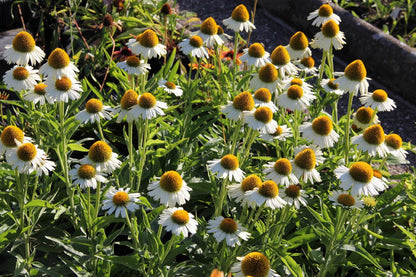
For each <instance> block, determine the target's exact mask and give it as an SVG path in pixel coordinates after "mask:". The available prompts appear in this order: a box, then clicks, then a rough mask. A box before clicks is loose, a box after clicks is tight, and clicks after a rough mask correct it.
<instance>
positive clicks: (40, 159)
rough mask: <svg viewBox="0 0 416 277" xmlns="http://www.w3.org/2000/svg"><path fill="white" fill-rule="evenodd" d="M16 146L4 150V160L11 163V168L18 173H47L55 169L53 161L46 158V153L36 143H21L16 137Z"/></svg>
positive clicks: (38, 174)
mask: <svg viewBox="0 0 416 277" xmlns="http://www.w3.org/2000/svg"><path fill="white" fill-rule="evenodd" d="M15 142H16V148H12V149H10V151H7V152H6V161H7V162H8V163H10V164H11V166H12V168H13V169H17V170H18V171H19V172H20V173H25V174H30V173H32V172H34V171H36V175H37V176H40V175H42V173H43V174H45V175H47V174H49V172H50V171H53V170H54V169H55V163H54V162H52V161H50V160H48V155H47V154H46V153H45V151H43V150H42V149H39V148H38V146H37V145H35V144H33V143H30V142H26V143H21V142H20V141H18V140H17V139H16V140H15Z"/></svg>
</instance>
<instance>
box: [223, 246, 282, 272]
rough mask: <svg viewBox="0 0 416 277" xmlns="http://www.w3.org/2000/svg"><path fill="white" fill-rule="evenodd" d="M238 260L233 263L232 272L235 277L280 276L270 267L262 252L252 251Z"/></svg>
mask: <svg viewBox="0 0 416 277" xmlns="http://www.w3.org/2000/svg"><path fill="white" fill-rule="evenodd" d="M237 260H238V262H237V263H235V264H233V266H232V267H231V272H233V273H236V274H235V275H234V276H235V277H280V275H279V274H277V273H276V272H275V271H274V270H273V269H271V268H270V262H269V259H267V257H266V256H265V255H264V254H262V253H260V252H251V253H249V254H247V255H245V256H244V257H237Z"/></svg>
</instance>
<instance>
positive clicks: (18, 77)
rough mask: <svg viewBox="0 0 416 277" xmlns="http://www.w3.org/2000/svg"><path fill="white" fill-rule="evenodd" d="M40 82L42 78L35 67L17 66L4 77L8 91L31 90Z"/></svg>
mask: <svg viewBox="0 0 416 277" xmlns="http://www.w3.org/2000/svg"><path fill="white" fill-rule="evenodd" d="M38 81H40V76H39V75H38V70H37V69H33V67H31V66H29V65H27V66H19V65H15V66H14V67H13V68H12V69H10V70H8V71H6V73H5V74H4V76H3V82H4V83H5V84H6V86H7V88H8V89H12V88H13V89H14V90H15V91H21V90H29V89H31V88H33V87H34V86H35V85H36V84H37V83H38Z"/></svg>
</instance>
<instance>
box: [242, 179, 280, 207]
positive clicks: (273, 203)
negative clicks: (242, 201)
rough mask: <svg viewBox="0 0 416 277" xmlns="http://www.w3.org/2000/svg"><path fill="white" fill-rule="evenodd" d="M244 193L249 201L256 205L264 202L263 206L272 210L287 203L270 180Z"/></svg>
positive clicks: (274, 183)
mask: <svg viewBox="0 0 416 277" xmlns="http://www.w3.org/2000/svg"><path fill="white" fill-rule="evenodd" d="M244 195H245V197H246V198H247V200H248V201H249V202H254V203H255V204H256V206H258V207H260V206H262V205H263V204H264V206H265V207H267V208H271V209H273V210H274V209H280V208H283V206H284V205H286V204H287V203H286V201H285V200H283V199H282V198H280V196H279V187H278V186H277V184H276V182H274V181H272V180H268V181H265V182H263V184H261V186H260V187H258V188H254V189H253V190H249V191H247V192H246V193H245V194H244Z"/></svg>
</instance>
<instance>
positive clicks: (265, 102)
mask: <svg viewBox="0 0 416 277" xmlns="http://www.w3.org/2000/svg"><path fill="white" fill-rule="evenodd" d="M253 99H254V104H255V105H256V106H259V107H268V108H270V110H271V111H272V112H277V110H278V109H277V107H276V105H275V104H274V103H273V101H272V94H271V93H270V90H268V89H267V88H259V89H258V90H256V92H255V93H254V96H253Z"/></svg>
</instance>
